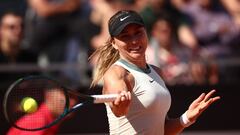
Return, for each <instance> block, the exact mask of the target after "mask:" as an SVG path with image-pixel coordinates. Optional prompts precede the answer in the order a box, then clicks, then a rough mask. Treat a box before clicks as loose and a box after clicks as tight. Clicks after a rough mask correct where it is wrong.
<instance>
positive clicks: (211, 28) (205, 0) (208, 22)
mask: <svg viewBox="0 0 240 135" xmlns="http://www.w3.org/2000/svg"><path fill="white" fill-rule="evenodd" d="M172 3H173V5H174V6H175V7H176V8H177V9H179V10H180V11H181V12H183V13H185V14H187V15H189V16H190V17H191V18H192V22H193V23H192V30H193V33H194V34H195V36H196V37H197V39H198V43H199V44H200V45H201V48H203V51H205V52H207V53H210V54H213V55H214V56H225V55H229V54H230V53H231V52H230V47H229V46H228V45H226V42H227V41H229V40H230V37H229V34H230V33H232V32H234V27H229V26H232V25H233V22H232V21H231V19H230V18H229V17H228V16H227V15H226V14H224V13H222V12H218V11H216V10H214V8H213V7H214V6H213V1H211V0H172Z"/></svg>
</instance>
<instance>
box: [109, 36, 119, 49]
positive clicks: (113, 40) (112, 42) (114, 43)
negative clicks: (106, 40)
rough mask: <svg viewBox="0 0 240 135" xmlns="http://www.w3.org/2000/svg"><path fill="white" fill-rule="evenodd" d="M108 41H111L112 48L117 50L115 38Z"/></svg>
mask: <svg viewBox="0 0 240 135" xmlns="http://www.w3.org/2000/svg"><path fill="white" fill-rule="evenodd" d="M110 42H111V44H112V46H113V48H115V49H116V50H118V46H117V45H116V42H115V39H114V38H112V39H111V41H110Z"/></svg>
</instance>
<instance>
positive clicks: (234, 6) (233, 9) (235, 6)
mask: <svg viewBox="0 0 240 135" xmlns="http://www.w3.org/2000/svg"><path fill="white" fill-rule="evenodd" d="M221 3H222V5H223V7H224V8H225V9H226V11H227V13H228V15H229V17H230V19H231V20H232V21H233V24H232V25H231V27H232V28H233V29H234V31H233V32H232V33H229V34H228V35H229V39H230V40H228V42H227V43H226V44H229V45H230V46H231V47H232V52H234V55H237V56H239V54H240V51H239V50H240V48H239V46H240V38H239V37H240V1H239V0H231V1H230V0H221Z"/></svg>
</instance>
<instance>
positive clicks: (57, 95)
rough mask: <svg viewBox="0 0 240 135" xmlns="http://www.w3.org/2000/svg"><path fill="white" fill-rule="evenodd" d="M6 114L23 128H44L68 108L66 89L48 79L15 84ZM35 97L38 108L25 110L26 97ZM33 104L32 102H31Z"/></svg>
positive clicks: (12, 121)
mask: <svg viewBox="0 0 240 135" xmlns="http://www.w3.org/2000/svg"><path fill="white" fill-rule="evenodd" d="M6 96H7V98H6V99H7V100H6V103H5V104H6V105H5V115H6V117H7V119H8V121H9V122H10V123H12V124H13V125H15V126H16V127H19V128H23V129H30V130H31V129H37V128H43V127H45V126H47V125H49V124H50V123H52V122H53V121H55V120H56V119H57V118H58V117H59V116H60V115H61V114H62V113H63V112H64V110H65V108H66V102H67V101H66V99H67V98H66V96H65V93H64V90H63V89H62V88H61V87H60V86H59V85H58V84H57V83H55V82H53V81H50V80H46V79H38V78H35V79H29V80H24V81H21V82H19V83H17V84H15V86H13V87H12V88H11V90H10V92H9V93H8V95H6ZM29 98H31V99H33V100H34V101H35V102H36V105H37V107H36V109H35V110H34V111H33V112H31V110H30V111H28V110H24V107H23V106H24V101H23V100H24V99H25V100H26V99H29ZM29 104H31V103H29Z"/></svg>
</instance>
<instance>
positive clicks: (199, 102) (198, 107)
mask: <svg viewBox="0 0 240 135" xmlns="http://www.w3.org/2000/svg"><path fill="white" fill-rule="evenodd" d="M215 92H216V90H211V91H210V92H208V93H207V94H205V93H202V94H201V95H200V96H199V97H198V98H197V99H196V100H194V101H193V102H192V103H191V105H190V106H189V108H188V110H187V112H186V113H187V114H186V115H187V118H188V119H189V120H190V121H191V122H194V121H196V119H197V118H198V117H199V116H200V115H201V114H202V112H204V110H206V109H207V108H208V107H209V106H210V105H211V104H212V103H214V102H216V101H217V100H219V99H220V96H215V97H212V96H213V94H214V93H215Z"/></svg>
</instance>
